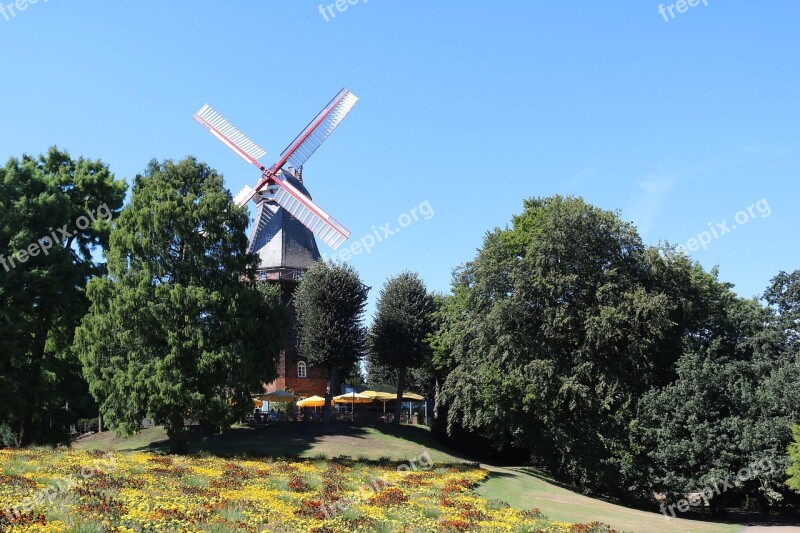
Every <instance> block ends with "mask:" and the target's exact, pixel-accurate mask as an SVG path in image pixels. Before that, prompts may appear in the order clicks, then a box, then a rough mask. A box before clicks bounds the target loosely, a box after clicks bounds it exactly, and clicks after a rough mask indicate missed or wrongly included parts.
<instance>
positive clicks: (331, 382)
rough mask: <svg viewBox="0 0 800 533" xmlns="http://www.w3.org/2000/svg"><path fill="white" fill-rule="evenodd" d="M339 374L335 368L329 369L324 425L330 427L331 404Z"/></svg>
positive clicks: (323, 415)
mask: <svg viewBox="0 0 800 533" xmlns="http://www.w3.org/2000/svg"><path fill="white" fill-rule="evenodd" d="M336 376H337V372H336V368H335V367H330V368H329V369H328V391H327V392H326V393H325V407H323V408H322V425H323V426H324V427H326V428H327V427H330V425H331V402H332V398H333V396H334V394H333V393H334V391H335V390H336V382H337V377H336Z"/></svg>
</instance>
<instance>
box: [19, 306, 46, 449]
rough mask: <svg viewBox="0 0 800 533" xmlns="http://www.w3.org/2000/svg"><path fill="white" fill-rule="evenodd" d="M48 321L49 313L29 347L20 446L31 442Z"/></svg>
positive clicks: (25, 445)
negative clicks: (29, 356) (29, 355)
mask: <svg viewBox="0 0 800 533" xmlns="http://www.w3.org/2000/svg"><path fill="white" fill-rule="evenodd" d="M49 322H50V318H49V315H46V316H44V317H42V322H41V325H40V326H39V329H38V330H37V332H36V338H35V339H34V342H33V346H32V347H31V359H32V361H31V366H30V368H29V369H28V372H29V375H28V379H27V381H28V384H27V387H26V390H25V392H24V398H25V407H24V408H23V411H22V416H21V417H20V419H21V423H20V431H19V443H20V446H22V447H27V446H30V445H31V444H33V411H34V409H35V408H36V391H37V390H38V389H39V382H40V381H41V378H42V362H43V361H44V355H45V349H46V348H47V331H48V330H47V326H48V324H49Z"/></svg>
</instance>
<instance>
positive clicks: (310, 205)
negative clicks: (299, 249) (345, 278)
mask: <svg viewBox="0 0 800 533" xmlns="http://www.w3.org/2000/svg"><path fill="white" fill-rule="evenodd" d="M276 182H277V183H278V185H280V189H278V191H277V192H276V193H275V201H276V202H277V203H278V205H280V206H281V207H283V208H284V209H286V210H287V211H288V212H289V213H291V215H292V216H293V217H295V218H296V219H297V220H298V221H300V223H301V224H303V225H304V226H305V227H307V228H308V229H310V230H311V231H312V232H313V233H314V235H316V236H317V237H319V238H320V239H322V242H324V243H325V244H327V245H328V246H330V247H331V248H333V249H334V250H335V249H337V248H339V246H341V245H342V243H343V242H344V241H346V240H347V239H348V238H350V231H349V230H348V229H347V228H345V227H344V226H342V225H341V224H340V223H339V222H338V221H337V220H336V219H335V218H333V217H332V216H330V215H329V214H328V213H326V212H325V211H323V210H322V208H321V207H319V206H318V205H317V204H315V203H314V202H313V201H311V199H310V198H309V197H308V196H306V195H304V194H303V193H302V192H300V191H299V190H298V189H297V188H296V187H294V186H293V185H292V184H291V183H289V182H288V181H286V180H283V179H280V178H279V179H276Z"/></svg>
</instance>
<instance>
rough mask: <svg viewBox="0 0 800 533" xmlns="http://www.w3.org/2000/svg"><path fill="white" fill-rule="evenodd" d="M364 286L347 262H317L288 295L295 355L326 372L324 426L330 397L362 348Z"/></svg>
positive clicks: (328, 411) (359, 355)
mask: <svg viewBox="0 0 800 533" xmlns="http://www.w3.org/2000/svg"><path fill="white" fill-rule="evenodd" d="M368 293H369V287H367V286H365V285H364V284H363V283H361V279H360V278H359V277H358V273H357V272H356V271H355V270H354V269H353V267H352V266H350V265H346V264H345V265H342V264H338V263H334V262H326V261H317V262H316V263H314V264H313V265H312V266H311V268H309V269H308V271H307V272H306V273H305V275H304V276H303V280H302V281H301V282H300V285H299V286H298V287H297V289H296V290H295V293H294V299H295V309H296V310H297V325H298V333H299V336H300V350H301V353H302V354H303V355H304V356H305V357H306V358H307V359H308V361H309V362H310V363H311V364H312V365H314V366H317V367H320V368H324V369H326V370H327V371H328V391H327V393H326V395H325V407H324V409H323V422H324V423H325V425H326V426H327V425H328V424H330V414H331V398H332V396H333V393H334V391H335V389H336V386H337V385H338V383H339V380H340V379H341V378H342V377H343V375H344V374H345V373H347V372H349V371H350V370H351V369H352V368H353V366H354V365H355V364H357V362H358V360H359V358H360V357H361V354H362V352H363V348H364V337H365V330H364V326H363V320H364V307H365V306H366V303H367V294H368Z"/></svg>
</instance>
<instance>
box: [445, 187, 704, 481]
mask: <svg viewBox="0 0 800 533" xmlns="http://www.w3.org/2000/svg"><path fill="white" fill-rule="evenodd" d="M524 207H525V209H524V211H523V213H522V214H520V215H518V216H515V217H514V218H513V224H512V226H511V227H509V228H506V229H502V230H501V229H497V230H495V231H493V232H491V233H489V234H488V235H487V236H486V238H485V240H484V244H483V247H482V248H481V250H480V251H479V253H478V256H477V257H476V259H475V260H474V261H472V262H470V263H468V264H467V265H465V266H464V267H463V268H461V269H459V270H458V271H456V274H455V276H454V286H453V294H454V299H453V300H452V301H451V302H449V303H448V308H449V309H447V314H446V317H445V318H446V320H445V321H444V324H445V326H444V329H443V330H440V332H439V333H438V334H437V337H438V340H437V341H436V342H435V346H436V348H437V349H436V353H437V360H438V361H439V364H440V366H441V367H442V368H448V369H449V370H450V371H449V374H448V375H447V378H446V380H445V383H444V385H443V387H442V398H443V400H442V404H443V407H444V409H445V410H446V411H447V416H448V431H449V432H450V433H451V434H453V433H455V432H457V430H459V429H460V428H464V429H468V430H471V431H475V432H478V433H479V434H480V435H483V436H485V437H487V438H490V439H492V441H493V443H494V444H495V446H496V447H497V448H503V447H507V446H509V445H514V446H517V447H521V448H524V449H527V450H529V451H530V452H531V453H533V454H535V455H536V456H537V457H539V458H540V459H541V460H542V461H543V462H544V464H545V465H547V466H548V467H549V469H550V470H551V471H552V473H553V474H554V475H556V476H558V477H560V478H562V479H564V480H566V481H569V482H572V483H574V484H576V485H579V486H581V487H583V488H584V489H585V490H591V489H601V488H602V489H604V490H605V489H608V490H609V491H616V492H617V493H622V494H624V493H625V492H626V491H625V490H623V489H622V487H621V486H620V471H621V470H624V469H625V468H628V466H627V463H628V462H629V461H630V458H631V456H632V455H633V453H632V451H631V449H630V443H629V438H628V435H629V433H628V432H629V429H628V427H629V424H630V423H631V421H632V420H633V419H634V418H635V414H636V403H637V401H638V400H639V398H641V396H642V395H643V394H644V393H645V392H646V391H647V390H649V389H650V388H651V387H652V386H654V385H660V384H665V383H668V382H669V380H670V379H671V378H672V376H674V370H673V365H674V362H675V361H676V360H677V358H678V357H679V355H680V352H679V351H677V350H676V349H675V347H676V346H678V347H679V346H680V344H681V340H682V337H683V334H684V331H685V327H686V326H685V322H686V321H687V320H688V319H687V316H688V315H689V314H690V310H691V309H692V308H691V305H690V304H689V303H688V302H687V301H686V296H685V294H684V291H686V290H687V289H685V286H686V283H685V278H686V277H687V276H690V275H691V270H692V269H691V268H690V267H689V266H688V265H687V264H686V261H684V260H683V259H681V258H680V257H676V258H669V259H665V258H664V257H662V255H661V254H659V253H658V251H656V250H651V249H648V248H647V247H645V246H644V245H643V244H642V242H641V239H640V238H639V236H638V234H637V232H636V230H635V228H634V227H633V226H631V225H630V224H628V223H625V222H623V221H621V220H620V219H619V216H618V215H617V214H615V213H612V212H609V211H604V210H601V209H598V208H596V207H593V206H590V205H587V204H586V203H585V202H584V201H583V200H581V199H577V198H564V197H560V196H556V197H551V198H543V199H532V200H528V201H526V202H525V204H524ZM664 272H668V273H669V276H664V275H663V273H664Z"/></svg>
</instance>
